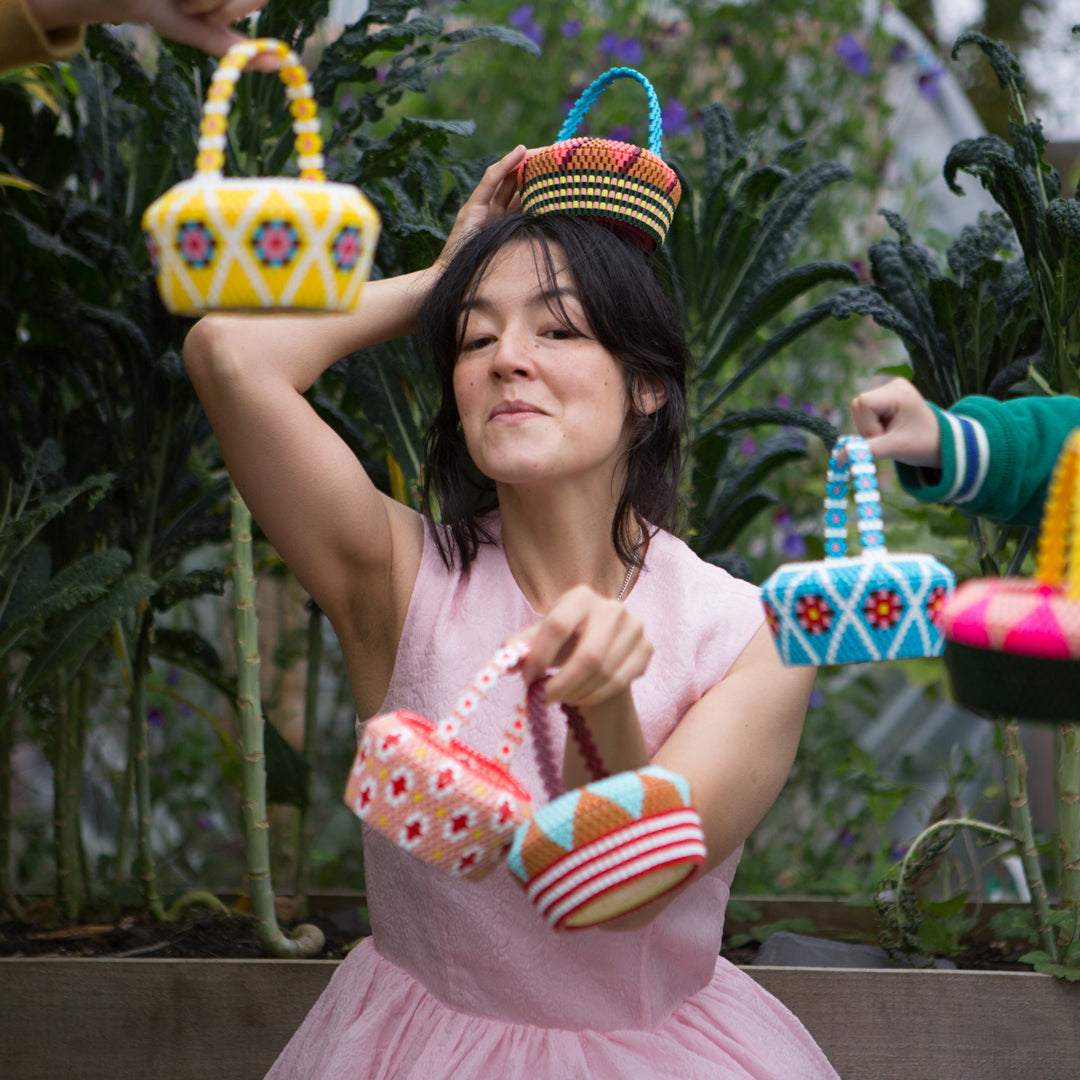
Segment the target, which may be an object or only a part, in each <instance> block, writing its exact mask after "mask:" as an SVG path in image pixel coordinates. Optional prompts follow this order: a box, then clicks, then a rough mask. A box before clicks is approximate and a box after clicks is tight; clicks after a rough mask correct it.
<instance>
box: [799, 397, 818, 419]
mask: <svg viewBox="0 0 1080 1080" xmlns="http://www.w3.org/2000/svg"><path fill="white" fill-rule="evenodd" d="M802 411H803V412H804V413H806V415H807V416H817V415H818V407H817V406H816V405H815V404H814V403H813V402H812V401H804V402H803V407H802Z"/></svg>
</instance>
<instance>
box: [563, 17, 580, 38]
mask: <svg viewBox="0 0 1080 1080" xmlns="http://www.w3.org/2000/svg"><path fill="white" fill-rule="evenodd" d="M559 30H560V32H561V33H562V36H563V37H571V38H572V37H577V36H578V34H580V33H581V20H580V19H567V20H566V22H564V23H563V24H562V25H561V26H560V27H559Z"/></svg>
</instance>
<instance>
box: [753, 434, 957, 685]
mask: <svg viewBox="0 0 1080 1080" xmlns="http://www.w3.org/2000/svg"><path fill="white" fill-rule="evenodd" d="M841 449H844V450H846V451H847V460H846V461H845V462H844V463H843V464H841V462H840V459H839V456H838V454H839V451H840V450H841ZM849 479H850V484H851V488H852V493H853V501H854V504H855V517H856V522H857V524H858V529H859V539H860V542H861V545H862V554H861V555H859V556H849V555H848V554H847V535H848V516H847V496H848V483H849ZM883 530H884V525H883V524H882V520H881V495H880V493H879V492H878V483H877V472H876V470H875V468H874V459H873V457H872V456H871V454H870V450H869V448H868V447H867V445H866V443H865V441H864V440H863V439H861V438H860V437H859V436H857V435H842V436H841V437H840V438H839V439H838V440H837V442H836V446H835V447H834V448H833V452H832V456H831V457H830V458H829V470H828V475H827V478H826V489H825V558H824V560H819V561H816V562H797V563H787V564H785V565H784V566H781V567H778V568H777V569H776V570H775V571H774V572H773V573H772V574H771V575H770V576H769V578H768V579H767V580H766V581H765V583H764V584H763V585H762V587H761V593H762V602H763V603H764V605H765V617H766V619H767V621H768V624H769V629H770V630H771V631H772V634H773V637H774V638H775V640H776V644H777V648H778V649H779V651H780V656H781V658H782V659H783V661H784V663H785V664H789V665H796V664H856V663H862V662H864V661H868V660H896V659H899V658H901V657H918V656H938V655H939V654H940V653H941V651H942V648H943V646H944V638H943V637H942V634H941V629H940V626H939V620H940V614H941V608H942V605H943V604H944V602H945V600H946V598H947V597H948V596H950V595H951V594H952V592H953V589H954V588H955V584H956V579H955V578H954V577H953V573H952V571H951V570H950V569H949V568H948V567H947V566H945V565H944V564H943V563H941V562H939V561H938V560H937V559H935V558H934V557H933V556H932V555H920V554H912V553H903V554H896V553H893V552H890V551H889V550H888V549H887V548H886V547H885V534H884V531H883Z"/></svg>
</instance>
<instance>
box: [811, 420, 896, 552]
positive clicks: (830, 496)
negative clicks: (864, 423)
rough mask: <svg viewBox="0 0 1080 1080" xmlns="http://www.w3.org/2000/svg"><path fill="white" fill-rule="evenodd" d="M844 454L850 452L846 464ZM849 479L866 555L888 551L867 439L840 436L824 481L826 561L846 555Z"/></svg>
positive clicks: (872, 459) (878, 493)
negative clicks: (843, 459)
mask: <svg viewBox="0 0 1080 1080" xmlns="http://www.w3.org/2000/svg"><path fill="white" fill-rule="evenodd" d="M841 450H846V451H847V460H846V461H844V462H843V463H841V461H840V458H839V452H840V451H841ZM849 478H850V481H851V490H852V498H853V499H854V502H855V521H856V523H857V524H858V526H859V541H860V543H861V544H862V550H863V554H864V555H866V554H870V553H873V554H882V553H885V552H887V550H888V549H887V548H886V547H885V527H884V525H883V524H882V520H881V493H880V492H879V491H878V482H877V469H875V467H874V456H873V454H871V453H870V447H869V446H867V445H866V440H865V439H863V438H861V437H860V436H858V435H841V436H840V438H839V439H837V440H836V445H835V446H834V447H833V449H832V454H830V455H829V471H828V473H827V474H826V477H825V558H826V559H840V558H843V557H844V556H845V555H846V554H847V536H848V516H847V495H848V480H849Z"/></svg>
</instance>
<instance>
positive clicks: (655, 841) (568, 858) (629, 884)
mask: <svg viewBox="0 0 1080 1080" xmlns="http://www.w3.org/2000/svg"><path fill="white" fill-rule="evenodd" d="M542 687H543V684H542V683H534V684H533V685H532V686H531V687H530V688H529V695H528V701H529V719H530V727H531V730H532V733H533V741H534V745H535V747H536V751H537V759H538V762H539V764H540V772H541V776H542V778H543V780H544V787H545V788H546V790H547V793H548V797H549V799H550V800H551V801H550V802H548V803H547V804H546V805H544V806H542V807H540V808H539V809H537V810H536V811H535V813H534V814H533V817H532V819H531V820H530V821H528V822H526V823H525V824H524V825H521V826H519V827H518V829H517V832H516V833H515V834H514V842H513V846H512V848H511V850H510V854H509V857H508V858H507V866H508V867H509V869H510V872H511V873H512V874H513V875H514V877H515V878H516V879H517V881H518V883H519V884H520V885H521V886H522V888H523V889H524V890H525V894H526V896H528V898H529V900H530V901H531V902H532V903H533V905H534V906H535V907H536V909H537V910H538V911H539V912H540V914H541V915H542V916H543V917H544V918H545V919H546V920H547V921H548V923H550V924H551V925H552V926H553V927H555V928H556V929H559V930H562V929H567V930H573V929H581V928H584V927H587V926H595V925H597V924H598V923H602V922H607V921H609V920H611V919H614V918H617V917H618V916H620V915H625V914H627V913H628V912H631V911H635V910H636V909H637V908H640V907H642V906H644V905H645V904H648V903H649V902H650V901H652V900H655V899H657V898H658V897H660V896H663V895H664V894H665V893H667V892H670V891H671V890H672V889H674V888H675V887H676V886H678V885H681V884H682V883H683V882H684V881H685V880H686V879H687V878H688V877H689V876H690V875H691V874H694V873H696V872H697V870H698V869H699V868H700V867H701V866H703V865H704V863H705V854H706V851H705V833H704V830H703V829H702V827H701V818H700V816H699V815H698V812H697V811H696V810H695V809H694V805H693V799H692V796H691V792H690V785H689V783H688V782H687V781H686V780H685V779H684V778H683V777H681V776H679V775H678V774H677V773H674V772H672V771H671V770H669V769H665V768H663V767H661V766H659V765H647V766H645V767H644V768H642V769H634V770H630V771H627V772H620V773H616V774H615V775H609V774H608V772H607V770H606V768H605V767H604V763H603V761H602V760H601V758H600V755H599V753H598V751H597V749H596V744H595V743H594V742H593V741H592V737H591V736H590V735H589V732H588V729H587V728H586V727H585V723H584V721H583V719H582V717H581V714H580V713H579V712H578V711H577V710H576V709H573V708H571V707H568V706H565V705H564V706H562V709H563V712H564V713H565V714H566V717H567V722H568V725H569V730H570V734H571V735H572V736H573V737H574V739H575V740H576V741H577V744H578V747H579V748H580V750H581V752H582V756H583V758H584V760H585V763H586V765H587V766H588V768H589V769H590V771H591V772H592V774H593V776H594V777H596V779H595V780H593V781H592V783H589V784H586V785H585V786H584V787H581V788H575V789H574V790H573V791H570V792H566V793H563V790H562V785H561V783H560V780H559V770H558V768H557V767H556V765H555V763H554V756H553V754H552V751H551V748H550V745H549V744H548V742H547V740H546V737H545V734H544V733H545V726H544V723H543V720H542V718H541V717H540V716H539V715H538V709H542V708H543V688H542Z"/></svg>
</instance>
